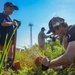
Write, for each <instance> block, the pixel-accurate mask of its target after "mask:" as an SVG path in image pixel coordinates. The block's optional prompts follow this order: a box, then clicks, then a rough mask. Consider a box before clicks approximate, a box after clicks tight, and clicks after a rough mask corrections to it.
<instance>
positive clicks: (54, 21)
mask: <svg viewBox="0 0 75 75" xmlns="http://www.w3.org/2000/svg"><path fill="white" fill-rule="evenodd" d="M61 23H64V19H63V18H61V17H53V18H52V19H51V20H50V21H49V30H48V32H47V34H49V33H51V32H52V31H53V28H54V27H56V26H59V25H60V24H61Z"/></svg>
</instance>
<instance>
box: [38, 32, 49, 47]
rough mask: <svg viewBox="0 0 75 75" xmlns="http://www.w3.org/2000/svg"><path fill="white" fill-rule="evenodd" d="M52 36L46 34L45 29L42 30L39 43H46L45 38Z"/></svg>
mask: <svg viewBox="0 0 75 75" xmlns="http://www.w3.org/2000/svg"><path fill="white" fill-rule="evenodd" d="M48 37H50V36H46V35H45V33H44V32H43V31H40V32H39V34H38V44H39V45H40V46H42V45H44V44H45V38H48Z"/></svg>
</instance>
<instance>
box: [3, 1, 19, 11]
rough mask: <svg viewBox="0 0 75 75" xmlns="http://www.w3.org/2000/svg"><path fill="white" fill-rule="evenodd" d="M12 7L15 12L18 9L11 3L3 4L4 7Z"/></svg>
mask: <svg viewBox="0 0 75 75" xmlns="http://www.w3.org/2000/svg"><path fill="white" fill-rule="evenodd" d="M5 6H6V7H14V8H15V10H18V7H17V6H16V5H14V4H13V3H11V2H6V3H5V4H4V7H5Z"/></svg>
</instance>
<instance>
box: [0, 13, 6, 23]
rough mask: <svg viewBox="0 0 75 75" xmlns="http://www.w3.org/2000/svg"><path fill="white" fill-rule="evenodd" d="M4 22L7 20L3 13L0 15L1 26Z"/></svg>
mask: <svg viewBox="0 0 75 75" xmlns="http://www.w3.org/2000/svg"><path fill="white" fill-rule="evenodd" d="M4 20H5V16H4V15H3V14H2V13H0V24H1V23H2V22H4Z"/></svg>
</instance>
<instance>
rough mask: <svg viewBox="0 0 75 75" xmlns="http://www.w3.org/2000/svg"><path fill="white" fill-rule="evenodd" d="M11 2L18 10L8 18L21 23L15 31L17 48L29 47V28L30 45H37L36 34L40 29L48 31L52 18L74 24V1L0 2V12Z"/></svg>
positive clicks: (2, 0)
mask: <svg viewBox="0 0 75 75" xmlns="http://www.w3.org/2000/svg"><path fill="white" fill-rule="evenodd" d="M6 2H12V3H13V4H15V5H17V6H18V8H19V10H18V11H14V13H13V14H12V15H10V17H11V18H12V20H13V19H17V20H20V21H21V23H22V24H21V26H20V28H19V29H18V31H17V44H16V46H17V47H23V46H26V47H29V46H30V27H29V24H30V23H31V24H33V26H32V44H33V45H34V44H37V43H38V33H39V32H40V30H41V27H45V28H46V31H45V33H46V32H47V31H48V29H49V28H48V22H49V21H50V19H51V18H52V17H55V16H60V17H62V18H64V19H65V22H67V23H68V25H72V24H75V9H74V8H75V0H0V12H2V11H3V7H4V4H5V3H6Z"/></svg>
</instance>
